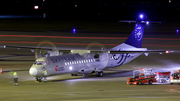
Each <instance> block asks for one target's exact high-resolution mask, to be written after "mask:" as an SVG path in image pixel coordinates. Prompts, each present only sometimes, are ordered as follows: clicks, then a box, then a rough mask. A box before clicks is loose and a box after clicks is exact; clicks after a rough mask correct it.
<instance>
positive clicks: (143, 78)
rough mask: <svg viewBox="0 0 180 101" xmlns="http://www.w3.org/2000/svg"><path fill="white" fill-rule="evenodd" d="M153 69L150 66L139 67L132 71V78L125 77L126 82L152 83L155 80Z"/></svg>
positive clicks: (137, 83)
mask: <svg viewBox="0 0 180 101" xmlns="http://www.w3.org/2000/svg"><path fill="white" fill-rule="evenodd" d="M155 76H156V75H155V74H154V71H153V70H152V69H151V68H144V69H143V68H139V70H134V71H133V78H128V79H127V84H136V85H140V84H144V83H148V84H150V85H151V84H152V83H153V82H157V80H156V78H155Z"/></svg>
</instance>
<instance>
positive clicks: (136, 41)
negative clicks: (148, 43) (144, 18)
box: [112, 22, 145, 50]
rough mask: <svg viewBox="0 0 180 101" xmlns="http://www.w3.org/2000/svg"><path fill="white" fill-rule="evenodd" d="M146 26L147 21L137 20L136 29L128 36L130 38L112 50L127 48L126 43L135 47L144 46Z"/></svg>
mask: <svg viewBox="0 0 180 101" xmlns="http://www.w3.org/2000/svg"><path fill="white" fill-rule="evenodd" d="M144 27H145V23H142V22H136V24H135V27H134V30H133V31H132V33H131V35H130V36H129V37H128V39H127V40H126V41H125V42H124V44H120V45H118V46H116V47H114V48H112V50H119V49H122V48H125V47H124V45H126V46H128V47H129V46H130V47H134V48H141V47H142V40H143V34H144Z"/></svg>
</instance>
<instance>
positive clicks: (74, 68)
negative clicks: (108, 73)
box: [29, 53, 141, 77]
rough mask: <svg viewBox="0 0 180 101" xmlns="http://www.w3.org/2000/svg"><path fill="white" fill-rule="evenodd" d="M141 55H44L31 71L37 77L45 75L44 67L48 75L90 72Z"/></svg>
mask: <svg viewBox="0 0 180 101" xmlns="http://www.w3.org/2000/svg"><path fill="white" fill-rule="evenodd" d="M139 55H141V53H133V54H129V53H126V54H109V53H107V54H102V55H101V56H100V57H99V59H95V58H94V54H88V56H85V55H79V54H66V55H60V56H52V57H42V58H39V59H37V60H36V62H35V63H34V64H33V65H32V67H31V68H30V70H29V73H30V74H31V75H33V76H35V77H42V76H43V73H42V71H43V69H42V68H43V67H45V68H46V70H47V76H51V75H57V74H65V73H82V74H89V73H92V72H93V71H94V70H102V69H104V68H110V67H117V66H121V65H123V64H126V63H128V62H130V61H131V60H133V59H135V58H136V57H138V56H139Z"/></svg>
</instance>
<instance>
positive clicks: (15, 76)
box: [13, 72, 18, 86]
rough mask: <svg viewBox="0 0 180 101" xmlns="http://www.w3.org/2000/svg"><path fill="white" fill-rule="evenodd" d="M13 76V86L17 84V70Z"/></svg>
mask: <svg viewBox="0 0 180 101" xmlns="http://www.w3.org/2000/svg"><path fill="white" fill-rule="evenodd" d="M13 77H14V86H15V85H17V86H18V74H17V72H14V73H13Z"/></svg>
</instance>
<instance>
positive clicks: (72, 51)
mask: <svg viewBox="0 0 180 101" xmlns="http://www.w3.org/2000/svg"><path fill="white" fill-rule="evenodd" d="M3 47H4V48H6V47H7V48H17V49H30V50H36V49H43V50H49V51H51V50H55V48H54V49H52V47H36V46H9V45H7V46H6V45H5V46H3ZM56 49H57V50H58V51H59V52H64V51H65V52H71V53H86V52H87V53H101V52H108V53H109V54H125V53H160V54H162V53H172V52H174V51H167V50H128V51H111V50H109V51H106V50H86V49H85V48H76V49H72V48H67V47H57V48H56Z"/></svg>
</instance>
